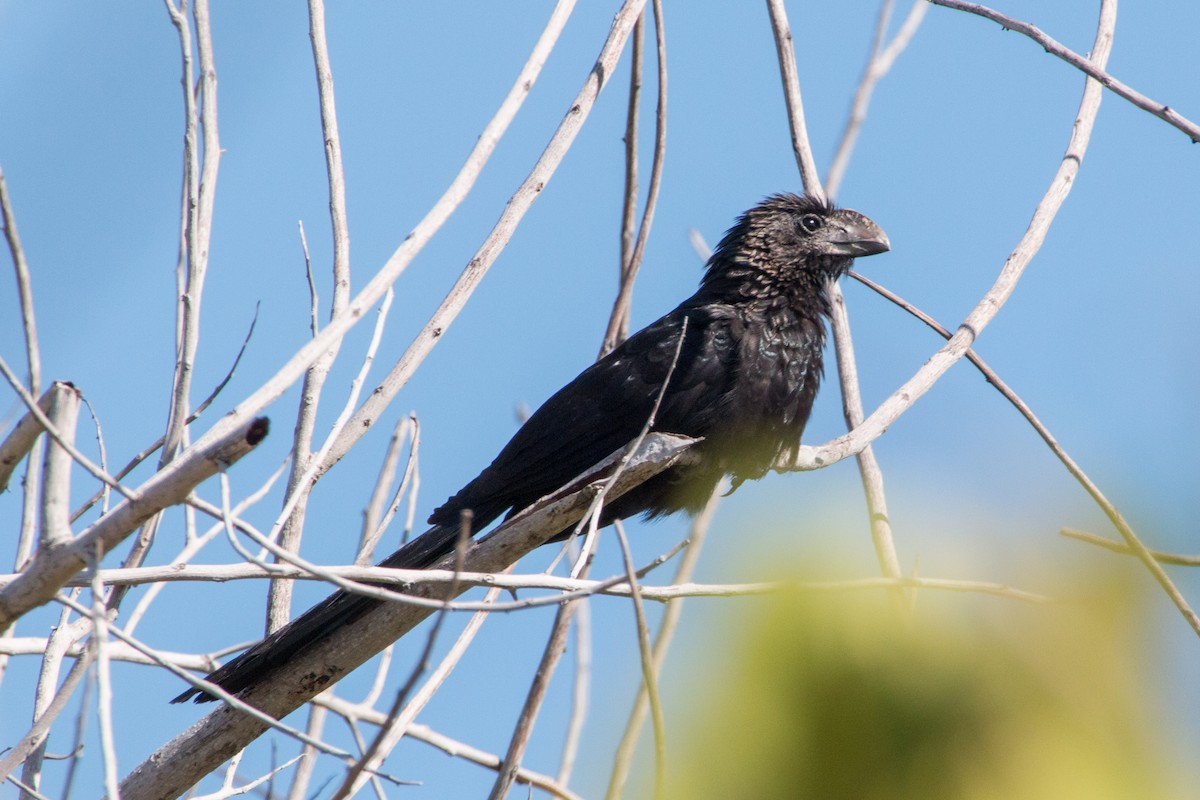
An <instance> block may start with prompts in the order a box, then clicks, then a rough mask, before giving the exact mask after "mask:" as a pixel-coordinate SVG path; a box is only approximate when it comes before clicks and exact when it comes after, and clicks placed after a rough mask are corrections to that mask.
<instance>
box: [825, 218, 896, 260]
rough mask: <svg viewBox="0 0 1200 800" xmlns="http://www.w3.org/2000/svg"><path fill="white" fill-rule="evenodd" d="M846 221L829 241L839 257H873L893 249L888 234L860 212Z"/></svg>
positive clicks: (832, 233) (831, 235)
mask: <svg viewBox="0 0 1200 800" xmlns="http://www.w3.org/2000/svg"><path fill="white" fill-rule="evenodd" d="M850 213H851V214H852V215H853V216H852V217H851V218H850V219H847V220H845V221H844V222H842V224H841V225H840V226H839V229H838V230H835V231H832V232H831V234H830V237H829V241H830V242H831V243H832V244H833V252H834V253H835V254H837V255H839V256H850V257H851V258H854V257H856V256H873V255H875V254H876V253H886V252H887V251H888V250H891V249H892V244H891V242H889V241H888V237H887V234H886V233H884V232H883V228H880V227H879V226H878V225H876V224H875V223H874V222H872V221H871V220H870V219H868V218H867V217H864V216H863V215H862V214H859V213H858V212H850Z"/></svg>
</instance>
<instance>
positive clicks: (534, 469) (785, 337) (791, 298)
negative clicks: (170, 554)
mask: <svg viewBox="0 0 1200 800" xmlns="http://www.w3.org/2000/svg"><path fill="white" fill-rule="evenodd" d="M888 248H889V244H888V239H887V236H886V235H885V234H884V232H883V231H882V230H881V229H880V228H879V226H878V225H876V224H875V223H874V222H872V221H871V220H870V219H868V218H867V217H865V216H863V215H862V214H859V213H858V212H857V211H850V210H848V209H837V208H834V207H833V206H831V205H829V204H827V203H825V202H824V201H822V200H819V199H817V198H814V197H812V196H808V195H805V196H797V195H794V194H778V195H774V196H772V197H769V198H767V199H766V200H764V201H763V202H762V203H760V204H759V205H757V206H755V207H754V208H752V209H750V210H749V211H747V212H746V213H745V214H743V215H742V216H741V217H740V218H739V219H738V221H737V224H736V225H734V227H733V228H731V229H730V230H729V232H728V233H726V234H725V237H724V238H723V239H722V240H721V242H720V244H719V245H717V248H716V250H715V251H713V254H712V257H711V258H710V259H709V260H708V264H707V266H706V268H705V273H704V277H703V279H702V280H701V282H700V288H699V289H698V290H697V291H696V293H695V294H693V295H692V296H691V297H689V298H688V299H687V300H684V301H683V302H682V303H680V304H679V306H678V307H677V308H676V309H675V310H674V311H672V312H670V313H669V314H667V315H666V316H664V317H662V318H661V319H659V320H658V321H656V322H653V323H651V324H650V325H649V326H647V327H646V328H644V329H642V330H641V331H639V332H637V333H635V334H634V335H633V336H631V337H629V339H627V340H626V341H625V342H624V343H623V344H621V345H619V346H618V347H616V348H615V349H614V350H612V352H610V353H608V355H606V356H604V357H603V358H601V359H600V360H599V361H597V362H596V363H594V364H592V366H590V367H588V368H587V369H585V370H584V371H583V372H582V373H580V374H579V376H578V377H577V378H575V380H573V381H571V382H570V383H568V384H567V385H566V386H564V387H563V388H562V389H560V390H559V391H558V393H556V394H555V395H554V396H553V397H551V398H550V399H549V400H547V401H546V402H545V404H543V405H542V407H541V408H539V409H538V410H537V411H536V412H534V414H533V415H532V416H531V417H530V418H529V419H528V420H527V421H526V422H525V424H524V425H522V426H521V428H520V429H519V430H518V431H517V433H516V434H515V435H514V436H513V438H512V440H511V441H509V443H508V444H507V445H506V446H505V447H504V449H503V450H501V451H500V454H499V455H498V456H496V459H495V460H494V461H493V462H492V463H491V465H490V466H488V467H487V469H485V470H484V471H483V472H481V473H480V474H479V476H478V477H476V478H475V479H474V480H473V481H471V482H470V483H468V484H467V485H466V486H464V487H463V488H462V489H461V490H460V491H459V492H458V493H457V494H455V495H454V496H453V497H451V498H450V499H449V500H447V501H446V502H445V503H443V504H442V506H441V507H440V508H438V509H437V510H435V511H434V512H433V514H432V515H431V516H430V517H429V523H430V524H431V525H432V526H433V527H432V528H430V529H429V531H427V532H426V533H425V534H424V535H422V536H419V537H417V538H416V539H414V540H412V541H411V542H409V543H408V544H406V545H404V546H403V547H401V548H400V549H399V550H397V551H396V552H395V553H393V554H392V555H390V556H389V557H388V558H386V559H385V560H384V561H383V562H382V563H381V566H386V567H393V568H409V569H421V568H425V567H429V566H431V565H432V564H434V563H435V562H437V561H438V560H440V559H441V558H442V557H443V556H445V555H447V554H448V553H450V552H452V551H453V549H454V546H455V541H456V538H457V536H458V532H459V526H460V519H461V515H462V512H463V511H464V510H466V509H470V510H471V512H472V514H473V522H472V525H473V530H472V533H476V532H478V531H480V530H482V529H483V528H485V527H486V526H488V525H489V524H491V523H492V522H493V521H494V520H495V519H496V518H497V517H499V516H500V515H501V514H505V513H506V512H507V513H508V514H510V515H511V514H513V513H515V512H517V511H520V510H521V509H523V508H525V507H526V506H528V505H530V504H532V503H534V502H535V501H537V500H538V499H540V498H542V497H544V496H546V495H548V494H550V493H551V492H553V491H555V490H556V489H559V488H561V487H562V486H563V485H564V484H566V483H567V482H568V481H570V480H571V479H572V478H574V477H576V476H577V475H579V474H580V473H582V472H583V471H584V470H586V469H588V468H589V467H591V466H593V465H594V464H596V463H597V462H599V461H601V460H602V459H604V458H605V457H607V456H608V455H609V454H611V453H613V452H614V451H616V450H618V449H619V448H621V447H622V446H624V445H626V444H627V443H628V442H630V441H632V440H633V439H634V437H636V436H637V435H638V434H639V433H640V432H641V430H642V428H643V427H644V425H645V423H646V421H647V420H648V419H649V417H650V414H651V411H652V409H653V407H654V404H655V401H656V399H657V398H658V396H659V394H660V390H662V384H663V381H664V380H665V379H667V377H668V374H669V375H670V377H669V380H668V381H667V387H666V389H665V391H662V401H661V405H660V407H659V409H658V413H657V415H656V417H655V423H654V426H653V429H654V430H656V431H663V432H669V433H677V434H682V435H685V436H691V437H702V438H703V441H701V442H700V443H698V444H697V445H695V446H694V449H693V455H694V456H697V457H698V460H697V461H695V462H694V463H690V464H689V465H687V466H676V467H673V468H671V469H668V470H666V471H665V472H662V473H660V474H659V475H657V476H655V477H654V478H651V479H650V480H648V481H646V482H645V483H643V484H641V485H640V486H637V487H635V488H634V489H632V490H630V491H629V492H627V493H626V494H624V495H622V496H621V497H618V498H617V499H615V500H613V501H612V502H610V503H609V504H607V505H606V506H605V507H604V509H603V512H602V517H601V524H606V523H609V522H612V521H613V520H616V519H624V518H625V517H630V516H633V515H635V514H645V515H646V516H648V517H657V516H661V515H663V514H670V513H672V512H675V511H679V510H681V509H686V510H688V511H696V510H698V509H699V508H700V507H701V506H702V505H703V504H704V502H705V500H706V499H707V498H708V496H709V495H710V494H711V493H712V491H713V489H714V488H715V487H716V485H717V483H718V482H719V481H720V480H721V478H722V477H723V476H725V475H729V476H731V477H732V479H733V481H734V485H735V486H736V485H738V484H740V483H741V482H742V481H745V480H747V479H756V478H760V477H762V476H763V475H764V474H766V472H767V471H768V470H769V469H770V467H771V465H772V464H774V463H775V462H776V461H777V460H778V459H779V458H780V457H781V456H784V455H787V454H790V453H794V452H795V451H796V449H797V448H798V447H799V445H800V435H801V433H803V431H804V425H805V423H806V422H807V421H808V416H809V412H810V411H811V410H812V404H813V399H814V397H815V396H816V393H817V386H818V384H819V383H820V380H821V370H822V348H823V346H824V344H825V317H827V316H828V314H829V311H830V307H829V297H828V294H827V289H828V286H829V284H830V282H832V281H834V280H837V278H839V277H840V276H841V275H843V274H844V273H845V272H846V270H848V269H849V268H850V264H851V263H852V261H853V260H854V258H855V257H856V256H869V255H873V254H875V253H882V252H884V251H886V250H887V249H888ZM684 320H686V321H687V322H686V326H685V324H684ZM681 333H682V334H683V336H684V339H683V342H682V344H680V341H679V338H680V335H681ZM677 348H678V351H679V356H678V360H677V363H676V365H675V368H674V370H673V371H671V364H672V361H673V360H675V353H676V350H677ZM569 533H570V531H564V532H563V533H562V534H560V535H559V537H556V538H563V537H565V536H566V535H567V534H569ZM380 602H383V601H379V600H373V599H370V598H367V597H363V596H361V595H356V594H351V593H346V592H341V591H339V592H337V593H335V594H333V595H332V596H330V597H329V598H328V599H326V600H325V601H323V602H322V603H320V604H318V605H316V606H314V607H313V608H312V609H310V610H309V611H308V612H306V613H305V614H303V615H302V616H300V617H298V618H297V619H296V620H294V621H292V622H291V623H290V624H288V625H286V626H285V627H283V628H281V629H280V630H278V631H276V632H275V633H273V634H271V635H270V636H268V637H267V638H266V639H264V640H263V641H262V642H259V643H258V644H257V645H255V646H254V647H251V648H250V649H249V650H247V651H246V652H244V653H243V654H242V655H240V656H238V657H237V658H235V659H234V660H232V661H230V662H229V663H228V664H226V665H225V666H223V667H221V668H220V669H218V670H217V671H215V672H214V673H212V674H211V675H210V676H209V678H208V679H209V680H210V681H212V682H213V683H216V684H218V685H219V686H221V687H223V688H224V689H226V690H227V691H230V692H239V691H242V690H243V689H245V688H247V687H249V686H251V685H254V684H256V683H258V682H259V681H260V680H262V679H263V678H264V677H266V675H267V674H268V673H269V672H270V671H271V669H273V668H274V667H275V666H276V665H278V664H282V663H284V662H285V661H287V660H288V659H290V658H291V657H292V656H294V655H295V654H297V653H299V652H301V651H302V650H304V649H306V648H307V647H308V646H309V645H310V644H311V643H313V642H314V641H316V640H318V639H320V638H321V637H323V636H324V635H326V634H328V633H329V632H330V631H332V630H334V629H336V628H338V627H340V626H342V625H345V624H348V623H350V622H352V621H353V620H355V619H358V618H359V617H360V616H361V615H362V614H364V613H365V612H366V611H368V610H370V609H371V608H373V607H374V606H376V605H377V604H378V603H380ZM192 696H195V697H196V700H197V702H203V701H206V700H212V699H213V698H212V697H211V696H209V695H207V694H205V693H204V692H202V691H200V690H198V689H189V690H188V691H186V692H184V693H183V694H181V695H180V696H179V697H177V698H175V702H180V701H183V700H186V699H188V698H189V697H192Z"/></svg>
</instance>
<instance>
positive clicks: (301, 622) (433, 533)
mask: <svg viewBox="0 0 1200 800" xmlns="http://www.w3.org/2000/svg"><path fill="white" fill-rule="evenodd" d="M458 536H459V527H458V526H456V525H435V526H434V527H432V528H430V529H429V530H428V531H426V532H425V533H424V534H422V535H421V536H418V537H417V538H415V539H413V540H411V541H409V542H408V543H407V544H405V545H404V546H403V547H401V548H400V549H399V550H397V551H396V552H394V553H392V554H391V555H390V556H388V557H387V558H385V559H384V560H383V561H381V562H380V563H379V566H381V567H390V568H392V569H426V568H427V567H431V566H433V565H434V564H436V563H437V562H438V561H440V560H441V559H442V558H443V557H444V556H446V555H449V554H450V553H452V552H454V547H455V544H456V542H457V540H458ZM383 602H386V601H383V600H376V599H374V598H371V597H366V596H364V595H361V594H354V593H353V592H346V591H342V590H339V591H337V592H334V593H333V594H332V595H330V596H329V597H327V598H325V599H324V600H323V601H321V602H320V603H318V604H317V605H315V606H313V607H312V608H310V609H309V610H308V611H306V612H304V614H302V615H300V616H299V617H297V618H296V619H294V620H292V621H291V622H289V623H288V624H287V625H284V626H283V627H282V628H280V629H279V630H277V631H275V632H274V633H272V634H271V635H270V636H268V637H266V638H265V639H263V640H262V641H260V642H259V643H258V644H256V645H254V646H253V647H251V648H250V649H248V650H246V651H245V652H243V653H242V654H241V655H239V656H238V657H237V658H235V659H233V660H232V661H230V662H228V663H227V664H225V665H224V666H222V667H221V668H220V669H218V670H216V671H215V672H213V673H211V674H210V675H208V676H207V680H208V681H209V682H210V683H215V684H216V685H218V686H220V687H221V688H222V689H224V690H225V691H227V692H229V693H231V694H237V693H238V692H241V691H243V690H244V689H247V688H249V687H251V686H254V685H255V684H258V683H259V682H261V681H262V680H263V679H264V678H266V677H267V675H268V674H269V673H270V672H271V671H272V670H274V669H275V668H276V667H278V666H279V665H281V664H284V663H286V662H287V661H289V660H291V659H292V658H293V657H294V656H296V655H297V654H299V653H301V652H302V651H304V650H305V649H307V647H308V646H309V645H310V644H313V643H315V642H319V641H322V640H323V639H324V638H325V637H326V636H327V635H328V634H330V633H332V632H333V631H335V630H337V629H338V628H340V627H342V626H343V625H348V624H350V623H351V622H354V621H355V620H356V619H358V618H359V617H361V616H362V615H363V614H365V613H367V612H368V611H370V610H371V609H373V608H375V607H376V606H378V605H379V604H380V603H383ZM192 698H195V702H197V703H207V702H210V701H212V700H216V698H215V697H214V696H213V695H211V694H209V693H207V692H205V691H204V690H203V689H198V688H195V687H193V688H191V689H188V690H187V691H186V692H183V693H182V694H180V695H179V696H178V697H176V698H175V699H173V700H172V701H171V702H172V703H182V702H185V701H187V700H189V699H192Z"/></svg>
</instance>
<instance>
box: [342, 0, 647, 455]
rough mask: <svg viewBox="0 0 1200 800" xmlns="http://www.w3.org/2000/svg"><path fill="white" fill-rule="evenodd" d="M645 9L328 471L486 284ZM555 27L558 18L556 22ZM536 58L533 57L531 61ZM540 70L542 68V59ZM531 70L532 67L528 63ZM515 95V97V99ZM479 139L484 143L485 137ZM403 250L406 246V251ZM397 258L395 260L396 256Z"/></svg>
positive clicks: (621, 19) (618, 39)
mask: <svg viewBox="0 0 1200 800" xmlns="http://www.w3.org/2000/svg"><path fill="white" fill-rule="evenodd" d="M571 5H573V3H570V2H567V0H562V1H561V2H560V3H559V5H558V6H556V7H555V16H556V17H557V16H559V15H560V14H565V13H566V12H567V11H569V6H571ZM644 5H645V0H627V2H626V3H625V4H624V5H623V6H622V7H621V9H620V10H619V11H618V12H617V15H616V17H615V18H614V20H613V25H612V29H611V30H610V31H609V35H608V39H607V40H606V41H605V42H604V45H603V47H602V48H601V50H600V55H599V56H598V57H597V59H596V63H595V65H594V66H593V67H592V70H591V72H589V73H588V76H587V79H586V80H585V81H584V84H583V86H582V88H580V90H579V93H578V94H577V95H576V96H575V100H574V101H573V102H572V103H571V105H570V107H569V108H568V110H567V113H566V116H565V117H564V118H563V121H562V122H561V123H560V124H559V126H558V129H557V130H556V131H555V132H554V135H553V136H552V137H551V139H550V143H549V144H548V145H546V149H545V150H543V151H542V155H541V156H540V157H539V158H538V160H537V163H536V164H534V166H533V169H532V171H531V172H530V173H529V176H528V177H526V179H525V180H524V181H523V182H522V183H521V185H520V186H519V187H518V188H517V191H516V192H515V193H514V194H513V196H512V197H511V198H509V200H508V203H507V204H506V205H505V207H504V211H503V213H501V215H500V219H499V221H498V222H497V223H496V225H495V226H494V227H493V228H492V230H491V232H490V233H489V234H488V236H487V238H486V239H485V240H484V242H483V244H482V245H480V247H479V249H478V250H477V251H476V252H475V255H474V256H473V257H472V258H471V260H470V261H469V262H468V263H467V267H466V269H464V270H463V272H462V274H461V275H459V277H458V280H457V281H456V282H455V284H454V286H453V287H451V289H450V292H449V294H447V295H446V298H445V299H444V300H443V301H442V304H441V305H440V306H438V309H437V311H435V312H434V314H433V316H432V317H431V318H430V320H429V321H428V322H427V323H426V324H425V327H424V328H422V329H421V332H420V333H419V334H418V335H417V338H416V339H415V340H414V341H413V342H412V344H410V345H409V347H408V349H407V350H406V351H405V352H404V354H403V355H402V356H401V357H400V360H399V361H397V362H396V364H395V366H394V367H392V370H391V372H389V373H388V375H387V376H386V377H385V378H384V379H383V381H382V382H381V383H380V385H379V386H378V388H376V389H375V391H374V392H372V393H371V396H370V397H369V398H368V399H367V400H366V402H364V403H363V405H362V408H360V409H359V410H358V413H356V414H355V415H354V419H353V420H351V423H350V424H349V425H347V426H346V428H345V429H344V430H343V432H342V436H341V437H339V439H338V442H337V443H336V444H335V446H334V448H333V450H332V451H331V452H330V454H329V458H327V459H325V461H324V463H323V464H322V468H323V469H327V468H328V467H330V466H332V465H333V464H334V463H336V462H337V461H338V460H339V459H341V458H342V456H344V455H345V454H346V453H347V452H348V451H349V449H350V448H351V447H353V446H354V443H355V442H357V441H358V440H359V438H360V437H361V436H362V435H363V434H364V433H365V432H366V431H367V430H368V429H369V427H370V425H371V424H373V423H374V422H375V421H376V420H378V419H379V416H380V414H381V413H382V412H383V409H384V408H385V407H386V406H387V404H388V403H390V402H391V401H392V398H394V397H395V396H396V394H397V392H399V391H400V389H401V388H403V386H404V385H405V384H406V383H407V382H408V379H409V378H410V377H412V375H413V373H414V372H415V371H416V369H417V367H418V366H419V365H420V364H421V362H422V361H423V360H424V359H425V357H426V356H427V355H428V354H429V353H430V351H431V350H432V349H433V347H434V345H435V344H436V343H437V342H438V340H439V339H440V338H441V336H442V334H443V333H445V331H446V329H447V328H448V327H449V326H450V324H451V323H452V322H453V321H454V319H455V318H456V317H457V316H458V314H459V312H460V311H462V309H463V307H464V306H465V305H466V303H467V300H469V299H470V297H471V295H472V293H474V291H475V288H476V287H477V286H478V285H479V282H480V281H481V280H483V277H484V275H486V274H487V271H488V269H490V268H491V265H492V262H493V261H495V259H496V256H497V255H499V253H500V251H501V250H502V249H503V248H504V247H505V246H506V245H507V244H508V241H509V239H510V238H511V237H512V235H513V233H514V232H515V231H516V228H517V226H518V225H519V224H520V222H521V220H522V219H523V218H524V216H525V214H526V212H528V211H529V209H530V207H531V206H532V205H533V201H534V200H536V199H537V197H538V195H539V194H540V193H541V191H542V189H543V188H545V186H546V182H547V181H549V180H550V178H551V177H552V176H553V174H554V172H555V170H557V169H558V165H559V164H560V163H561V162H562V159H563V157H564V156H565V155H566V153H567V150H568V149H570V147H571V145H572V144H573V143H574V141H575V137H576V136H577V135H578V133H579V131H580V129H581V128H582V127H583V123H584V122H585V121H587V118H588V115H589V114H590V113H591V110H592V107H593V106H594V105H595V102H596V98H597V97H598V96H599V94H600V91H601V89H603V88H604V85H605V84H606V83H607V81H608V78H609V76H610V75H612V72H613V68H614V67H615V66H616V62H617V59H618V58H619V57H620V55H621V51H622V50H623V49H624V47H625V41H626V40H627V39H628V38H629V34H630V32H631V31H632V29H633V25H634V22H635V21H636V20H637V16H638V14H639V13H641V10H642V7H643V6H644ZM553 24H554V20H552V25H553ZM551 34H552V35H553V36H554V37H556V36H557V35H558V34H557V28H556V29H555V30H553V31H552V30H551V28H550V27H548V28H547V31H546V32H545V33H544V34H543V39H542V40H540V41H539V43H538V48H537V49H536V50H535V56H537V55H538V52H539V51H540V49H541V48H542V47H543V46H546V47H548V46H549V42H548V41H546V40H547V39H548V38H550V37H551ZM532 60H533V58H532V57H531V61H532ZM537 66H539V67H540V61H539V62H538V65H537ZM527 69H529V66H528V65H527ZM534 75H536V70H534ZM532 79H533V76H531V77H529V78H526V79H525V84H524V86H523V88H519V87H520V86H521V84H518V86H514V87H513V90H512V91H513V93H517V92H519V91H520V92H523V91H527V90H528V84H530V83H531V82H532ZM512 96H513V95H512V94H510V98H511V97H512ZM507 102H508V101H506V103H507ZM485 133H486V132H485ZM480 141H481V142H482V141H483V139H481V140H480ZM431 213H432V212H431ZM410 240H411V239H410ZM406 244H407V242H406ZM403 247H404V246H403V245H401V248H402V249H403ZM394 259H395V256H393V260H394ZM390 263H391V262H389V264H390ZM386 269H387V268H386V267H385V270H386Z"/></svg>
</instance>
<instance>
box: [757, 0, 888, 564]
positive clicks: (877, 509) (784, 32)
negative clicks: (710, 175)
mask: <svg viewBox="0 0 1200 800" xmlns="http://www.w3.org/2000/svg"><path fill="white" fill-rule="evenodd" d="M767 4H768V8H769V9H770V11H771V28H772V30H773V31H774V33H775V48H776V50H777V51H778V54H779V70H780V75H781V76H782V78H783V82H784V100H785V102H786V104H787V107H788V121H789V122H790V123H791V131H792V145H793V147H794V148H795V151H796V161H797V163H798V164H799V165H800V175H801V179H802V180H803V181H804V187H805V189H806V190H807V191H808V192H809V193H810V194H815V195H818V196H824V190H823V189H821V179H820V176H819V175H818V174H817V170H816V164H815V162H814V160H813V154H812V145H811V144H810V143H809V141H808V131H807V130H806V129H805V126H804V106H803V102H802V101H801V98H800V83H799V78H798V77H797V76H796V63H795V61H796V56H795V53H794V52H793V51H792V46H791V38H792V35H791V30H790V29H789V28H788V22H787V17H786V14H785V12H784V9H783V3H782V2H781V0H767ZM785 45H786V46H785ZM827 291H828V294H829V300H830V304H831V307H832V314H831V315H830V326H831V328H832V329H833V341H834V345H835V348H836V351H837V361H838V377H839V379H840V382H841V388H842V410H843V413H844V415H845V417H846V425H847V427H848V428H849V429H850V430H851V431H853V430H854V429H855V428H856V427H857V426H858V425H859V424H861V423H862V419H863V409H862V396H861V393H860V391H859V388H858V369H857V367H856V366H855V356H854V341H853V338H852V337H851V335H850V318H849V316H848V314H847V313H846V303H845V300H844V299H843V298H842V289H841V287H840V286H839V285H838V284H837V282H835V281H831V282H830V283H829V286H828V289H827ZM855 455H856V456H857V457H858V469H859V474H860V475H861V477H862V482H863V492H864V493H865V494H866V500H867V512H868V519H869V520H870V524H871V540H872V542H873V544H874V546H875V552H876V556H877V558H878V559H879V564H880V567H881V568H882V570H883V573H884V575H886V576H887V577H889V578H898V577H900V575H901V572H900V563H899V559H898V558H897V556H896V546H895V544H894V542H893V541H892V531H891V525H890V523H889V522H888V513H887V498H886V495H885V493H884V489H883V472H882V470H880V468H879V463H878V462H877V461H876V459H875V453H874V451H873V450H872V449H871V447H870V443H869V442H868V443H867V444H866V445H864V446H863V447H862V448H861V449H860V450H859V451H858V452H856V453H855Z"/></svg>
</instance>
